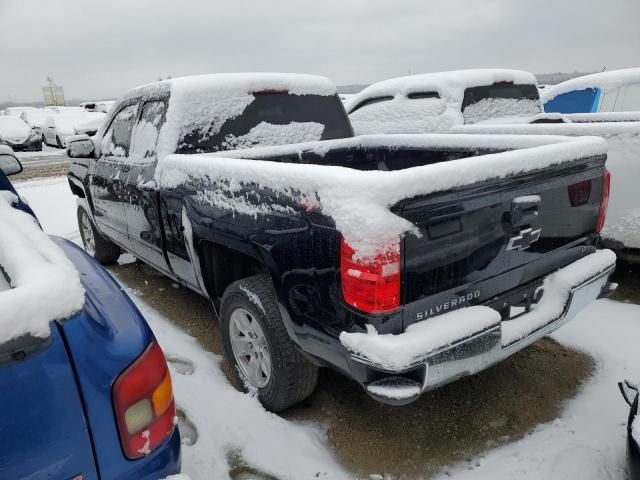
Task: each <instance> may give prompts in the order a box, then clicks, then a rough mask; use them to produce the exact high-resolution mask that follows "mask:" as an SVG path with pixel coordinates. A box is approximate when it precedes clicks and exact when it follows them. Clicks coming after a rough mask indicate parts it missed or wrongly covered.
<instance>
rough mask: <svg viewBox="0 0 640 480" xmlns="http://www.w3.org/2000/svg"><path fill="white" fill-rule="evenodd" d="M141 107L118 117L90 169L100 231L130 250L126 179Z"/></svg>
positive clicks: (126, 109)
mask: <svg viewBox="0 0 640 480" xmlns="http://www.w3.org/2000/svg"><path fill="white" fill-rule="evenodd" d="M137 110H138V105H137V104H130V105H126V106H124V107H123V108H122V109H121V110H120V111H119V112H118V113H117V114H116V116H115V117H114V119H113V121H112V122H111V125H110V126H109V128H108V129H107V131H106V132H105V135H104V137H103V138H102V142H101V145H100V156H99V157H98V158H97V160H96V161H93V162H91V166H90V169H89V174H90V181H91V194H92V198H93V206H94V219H95V222H96V226H97V227H98V229H99V230H100V231H101V232H102V233H104V234H105V235H106V236H107V237H109V238H110V239H112V240H114V241H115V242H116V243H119V244H120V245H123V246H127V243H128V242H127V221H126V216H125V213H124V205H123V202H124V201H125V195H124V184H123V178H124V177H125V176H126V175H127V173H128V165H127V162H126V158H127V155H128V154H129V147H130V142H131V130H132V127H133V123H134V121H135V118H136V114H137Z"/></svg>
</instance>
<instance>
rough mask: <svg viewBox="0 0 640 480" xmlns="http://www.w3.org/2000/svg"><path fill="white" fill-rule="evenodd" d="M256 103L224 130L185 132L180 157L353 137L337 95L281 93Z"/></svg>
mask: <svg viewBox="0 0 640 480" xmlns="http://www.w3.org/2000/svg"><path fill="white" fill-rule="evenodd" d="M253 96H254V100H253V101H252V102H251V103H250V104H249V105H248V106H247V107H246V108H245V110H244V111H243V112H242V114H241V115H239V116H237V117H235V118H231V119H229V120H227V121H226V122H225V123H224V124H223V125H222V127H221V128H220V130H219V131H218V132H215V133H213V134H212V133H211V132H212V131H213V130H214V125H215V121H216V119H215V118H212V120H211V128H209V129H207V128H202V126H201V124H200V125H199V126H198V127H197V128H194V129H193V130H191V131H188V132H183V134H182V135H181V138H180V140H179V142H178V149H177V152H178V153H206V152H217V151H223V150H237V149H241V148H251V147H257V146H268V145H284V144H292V143H301V142H308V141H315V140H331V139H335V138H346V137H350V136H352V135H353V133H352V130H351V124H350V123H349V121H348V118H347V116H346V114H345V112H344V107H343V106H342V102H341V101H340V99H339V98H338V96H337V95H333V96H325V95H292V94H288V93H279V92H274V93H272V92H265V93H254V94H253Z"/></svg>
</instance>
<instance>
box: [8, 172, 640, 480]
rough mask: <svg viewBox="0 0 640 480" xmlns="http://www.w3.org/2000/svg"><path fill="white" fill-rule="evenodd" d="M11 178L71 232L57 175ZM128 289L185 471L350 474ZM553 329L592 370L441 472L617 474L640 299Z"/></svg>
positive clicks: (312, 432)
mask: <svg viewBox="0 0 640 480" xmlns="http://www.w3.org/2000/svg"><path fill="white" fill-rule="evenodd" d="M17 188H18V190H19V192H20V193H21V194H24V195H25V196H26V197H27V198H28V199H29V201H30V204H31V206H32V207H33V209H34V210H35V212H36V214H37V215H38V216H39V218H40V221H41V223H42V225H43V228H44V229H45V230H46V231H47V232H49V233H52V234H56V235H61V236H64V237H67V238H70V239H71V240H73V241H76V242H77V241H78V239H79V236H78V233H77V226H76V218H75V205H74V200H73V198H72V197H71V194H70V192H69V189H68V186H67V183H66V180H65V179H49V180H41V181H30V182H25V183H21V184H18V185H17ZM129 293H130V294H131V296H132V298H133V299H134V301H136V303H137V304H138V305H139V306H140V308H141V310H142V311H143V312H144V314H145V316H146V317H147V320H148V321H149V323H150V325H151V327H152V329H153V330H154V332H155V334H156V336H157V337H158V339H159V340H160V343H161V345H162V346H163V348H164V350H165V352H166V353H167V356H168V357H169V358H170V363H171V366H172V367H171V368H172V373H173V380H174V386H175V392H176V393H175V394H176V400H177V404H178V407H179V408H180V409H181V410H182V411H184V412H185V413H186V414H187V416H188V418H189V419H190V420H191V421H192V422H193V423H194V425H195V428H196V429H197V432H198V439H197V441H196V442H195V444H194V445H188V444H186V443H185V445H184V449H183V454H184V461H183V471H184V473H186V474H187V475H189V476H190V477H191V478H192V479H193V480H197V479H212V478H215V479H218V478H229V473H228V472H229V470H230V468H232V467H234V466H237V465H242V464H246V465H250V466H251V467H252V468H253V469H255V470H258V471H262V472H265V473H267V474H270V475H273V476H275V478H280V479H284V478H292V479H306V478H327V479H330V478H340V479H343V478H350V477H351V475H350V474H349V473H348V472H345V471H344V470H343V468H342V467H341V466H340V465H339V463H338V462H337V460H336V459H335V457H334V454H333V452H332V451H331V450H330V448H329V446H328V445H327V442H326V440H325V436H324V434H323V431H322V429H321V428H320V427H319V426H317V425H313V424H302V423H299V422H291V421H286V420H284V419H282V418H281V417H279V416H277V415H273V414H271V413H268V412H266V411H265V410H264V409H262V408H261V406H260V405H259V404H258V402H257V400H256V399H255V398H252V397H251V396H250V395H245V394H242V393H240V392H238V391H237V390H235V388H233V387H232V386H231V385H229V383H228V381H227V380H226V377H225V375H224V374H223V373H222V370H221V368H220V365H221V362H222V359H221V358H220V357H219V356H217V355H215V354H212V353H209V352H207V351H205V350H204V349H202V348H201V347H200V346H199V345H198V344H197V342H196V341H195V340H194V339H193V338H192V337H190V336H189V335H188V334H186V333H185V332H183V331H181V330H180V329H178V328H177V327H175V326H174V325H173V324H172V323H171V321H170V320H168V319H165V318H163V317H162V316H161V315H160V314H159V313H158V312H156V311H154V310H153V309H151V308H150V307H148V306H147V305H146V304H145V303H144V302H143V300H142V299H141V298H140V297H139V296H138V295H136V292H135V291H130V292H129ZM554 337H555V338H556V339H557V340H558V341H560V342H561V343H563V344H565V345H568V346H571V347H573V348H576V349H579V350H583V351H585V352H588V353H589V354H590V355H591V356H593V357H594V359H595V361H596V366H597V368H596V371H595V373H594V375H593V376H592V378H590V379H589V380H588V381H587V382H586V384H585V385H584V386H583V387H582V388H581V390H580V393H579V394H578V395H577V396H576V397H575V398H574V399H572V400H570V401H569V402H567V404H566V405H565V407H564V409H563V412H562V414H561V415H560V417H559V418H558V419H556V420H555V421H554V422H551V423H549V424H544V425H540V426H538V427H537V428H535V429H534V430H533V431H531V432H530V433H529V434H528V435H527V436H526V437H525V438H523V439H522V440H520V441H517V442H514V443H510V444H508V445H506V446H503V447H500V448H497V449H494V450H490V451H487V452H485V453H484V454H483V455H481V456H480V457H478V458H475V459H473V460H472V461H470V462H469V463H464V464H459V465H451V466H450V467H448V468H447V469H446V471H445V472H443V476H444V477H447V478H451V477H453V478H460V479H464V478H491V479H494V480H501V479H513V478H518V479H529V478H531V479H533V478H536V479H537V478H548V479H567V478H580V479H623V478H625V475H624V464H625V433H626V430H625V422H626V418H627V414H628V410H627V407H626V404H625V403H624V402H623V400H622V399H621V398H620V395H619V393H618V390H617V387H616V382H617V381H618V380H620V379H623V378H631V379H639V378H640V361H639V360H640V359H638V355H639V354H638V352H639V349H638V341H639V339H640V306H636V305H631V304H625V303H620V302H613V301H607V300H602V301H598V302H596V303H595V304H593V305H592V306H590V307H589V308H588V309H587V310H586V311H584V312H583V313H582V314H581V315H579V317H578V318H576V319H575V320H574V321H573V322H571V323H570V324H569V325H567V326H565V327H563V328H562V329H561V330H559V331H558V332H557V333H556V334H554ZM354 388H356V387H355V385H354ZM522 408H523V409H527V408H530V406H529V405H522ZM366 440H367V439H366V438H363V439H362V442H366ZM187 443H188V440H187ZM371 473H372V474H381V473H383V472H371ZM235 478H260V477H259V476H258V477H255V476H245V477H235ZM263 478H270V477H263ZM271 478H272V477H271ZM370 478H381V479H382V478H383V477H382V476H379V477H378V476H375V475H372V476H371V477H370Z"/></svg>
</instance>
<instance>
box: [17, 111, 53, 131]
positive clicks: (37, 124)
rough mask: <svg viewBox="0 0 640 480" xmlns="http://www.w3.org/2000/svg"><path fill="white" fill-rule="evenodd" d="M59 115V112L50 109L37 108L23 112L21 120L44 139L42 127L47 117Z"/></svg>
mask: <svg viewBox="0 0 640 480" xmlns="http://www.w3.org/2000/svg"><path fill="white" fill-rule="evenodd" d="M51 115H57V112H56V111H54V110H51V109H50V108H36V109H35V110H27V111H24V112H22V114H21V115H20V118H21V119H22V120H24V121H25V122H26V123H28V124H29V126H30V127H31V128H32V129H33V130H34V131H35V132H36V133H38V134H39V136H40V137H42V125H43V123H44V121H45V120H46V118H47V117H50V116H51Z"/></svg>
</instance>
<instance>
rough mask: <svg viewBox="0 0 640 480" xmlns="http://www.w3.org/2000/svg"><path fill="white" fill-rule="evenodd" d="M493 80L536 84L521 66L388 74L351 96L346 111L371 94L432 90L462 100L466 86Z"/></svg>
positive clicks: (530, 74)
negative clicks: (401, 75)
mask: <svg viewBox="0 0 640 480" xmlns="http://www.w3.org/2000/svg"><path fill="white" fill-rule="evenodd" d="M496 82H513V83H515V84H528V85H536V84H537V82H536V77H535V76H534V75H533V74H532V73H530V72H525V71H523V70H510V69H500V68H487V69H475V70H453V71H450V72H437V73H424V74H420V75H409V76H405V77H398V78H390V79H389V80H383V81H381V82H377V83H374V84H373V85H370V86H368V87H367V88H365V89H364V90H362V91H361V92H360V93H358V94H356V95H354V96H353V97H351V98H350V99H349V100H348V101H347V103H346V108H347V112H349V111H351V109H352V108H354V107H356V106H357V105H358V104H359V103H360V102H362V101H363V100H365V99H367V98H371V97H382V96H396V95H400V94H402V95H407V94H410V93H422V92H427V91H435V92H438V93H439V94H440V97H442V98H443V99H445V100H446V101H450V100H453V99H459V101H460V102H462V97H463V95H464V90H465V89H466V88H469V87H479V86H482V85H491V84H493V83H496Z"/></svg>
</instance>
